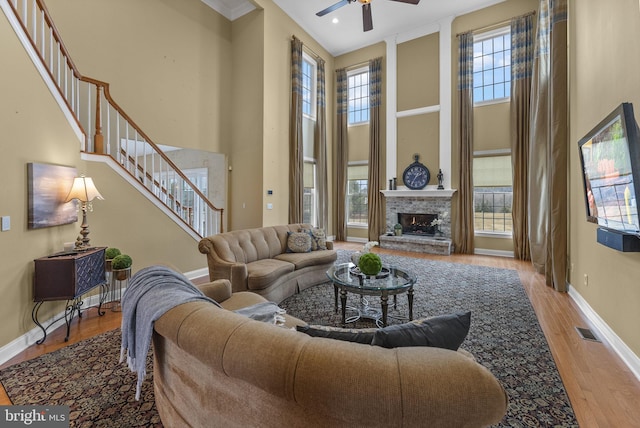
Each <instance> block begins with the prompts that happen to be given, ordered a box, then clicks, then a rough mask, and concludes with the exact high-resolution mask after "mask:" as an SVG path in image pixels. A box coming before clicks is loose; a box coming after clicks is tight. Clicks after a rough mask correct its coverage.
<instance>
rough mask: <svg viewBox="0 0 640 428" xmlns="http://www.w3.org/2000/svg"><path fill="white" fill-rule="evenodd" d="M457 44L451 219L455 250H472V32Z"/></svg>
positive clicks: (461, 37) (462, 37) (467, 33)
mask: <svg viewBox="0 0 640 428" xmlns="http://www.w3.org/2000/svg"><path fill="white" fill-rule="evenodd" d="M458 42H459V47H458V124H459V125H458V126H459V132H458V134H459V135H458V144H457V146H458V147H457V149H458V153H459V156H460V162H459V164H460V166H459V172H458V174H459V181H460V184H459V187H460V189H459V190H458V209H457V211H456V218H455V223H454V226H453V227H454V230H453V231H454V234H453V242H454V245H455V251H456V252H457V253H462V254H473V252H474V233H475V231H474V209H473V34H472V33H471V32H470V31H469V32H466V33H463V34H460V36H459V39H458Z"/></svg>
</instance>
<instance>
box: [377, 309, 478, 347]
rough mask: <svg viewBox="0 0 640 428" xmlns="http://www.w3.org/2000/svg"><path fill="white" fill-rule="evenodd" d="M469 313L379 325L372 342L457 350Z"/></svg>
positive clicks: (469, 321) (465, 328)
mask: <svg viewBox="0 0 640 428" xmlns="http://www.w3.org/2000/svg"><path fill="white" fill-rule="evenodd" d="M470 325H471V312H466V313H456V314H451V315H442V316H438V317H433V318H425V319H420V320H416V321H411V322H408V323H405V324H399V325H391V326H388V327H385V328H381V329H379V330H377V331H375V333H374V334H373V339H372V340H371V344H372V345H376V346H382V347H384V348H398V347H401V346H431V347H435V348H445V349H450V350H452V351H457V350H458V348H459V347H460V345H462V342H464V339H465V338H466V337H467V333H469V326H470Z"/></svg>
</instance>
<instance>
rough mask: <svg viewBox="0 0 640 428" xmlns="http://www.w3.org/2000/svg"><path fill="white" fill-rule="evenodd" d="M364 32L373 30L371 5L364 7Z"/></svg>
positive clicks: (364, 5)
mask: <svg viewBox="0 0 640 428" xmlns="http://www.w3.org/2000/svg"><path fill="white" fill-rule="evenodd" d="M362 30H363V31H371V30H373V18H371V3H365V4H363V5H362Z"/></svg>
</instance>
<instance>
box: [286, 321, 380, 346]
mask: <svg viewBox="0 0 640 428" xmlns="http://www.w3.org/2000/svg"><path fill="white" fill-rule="evenodd" d="M296 329H297V330H298V331H300V332H302V333H306V334H308V335H309V336H313V337H327V338H329V339H337V340H344V341H347V342H356V343H366V344H367V345H370V344H371V340H372V339H373V334H374V332H376V331H377V330H378V329H377V328H340V327H331V326H326V325H299V326H296Z"/></svg>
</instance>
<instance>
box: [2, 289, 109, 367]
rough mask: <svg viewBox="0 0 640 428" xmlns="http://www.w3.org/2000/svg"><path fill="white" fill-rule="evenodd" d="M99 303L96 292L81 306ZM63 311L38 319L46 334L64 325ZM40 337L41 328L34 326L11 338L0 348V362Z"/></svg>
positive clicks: (16, 353)
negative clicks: (45, 328)
mask: <svg viewBox="0 0 640 428" xmlns="http://www.w3.org/2000/svg"><path fill="white" fill-rule="evenodd" d="M99 303H100V295H99V294H96V295H93V296H89V297H87V298H86V299H84V304H83V305H82V306H83V308H84V310H86V309H87V308H89V307H92V306H98V304H99ZM64 312H65V311H64V310H62V311H61V312H60V313H58V314H56V315H54V316H52V317H51V318H49V319H47V320H42V321H40V323H41V324H42V325H43V326H45V327H48V328H47V334H49V333H50V332H52V331H53V330H55V329H56V328H58V327H60V326H63V325H65V320H64ZM76 316H77V315H76ZM52 323H53V324H52ZM40 339H42V329H41V328H40V327H38V326H35V327H34V328H32V329H31V330H29V331H28V332H26V333H25V334H23V335H22V336H20V337H18V338H17V339H14V340H12V341H11V342H9V343H8V344H6V345H5V346H3V347H2V348H0V364H4V363H5V362H7V361H9V360H10V359H11V358H13V357H15V356H16V355H18V354H19V353H20V352H22V351H24V350H25V349H27V348H28V347H29V346H31V345H33V344H35V343H36V342H37V341H38V340H40Z"/></svg>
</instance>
